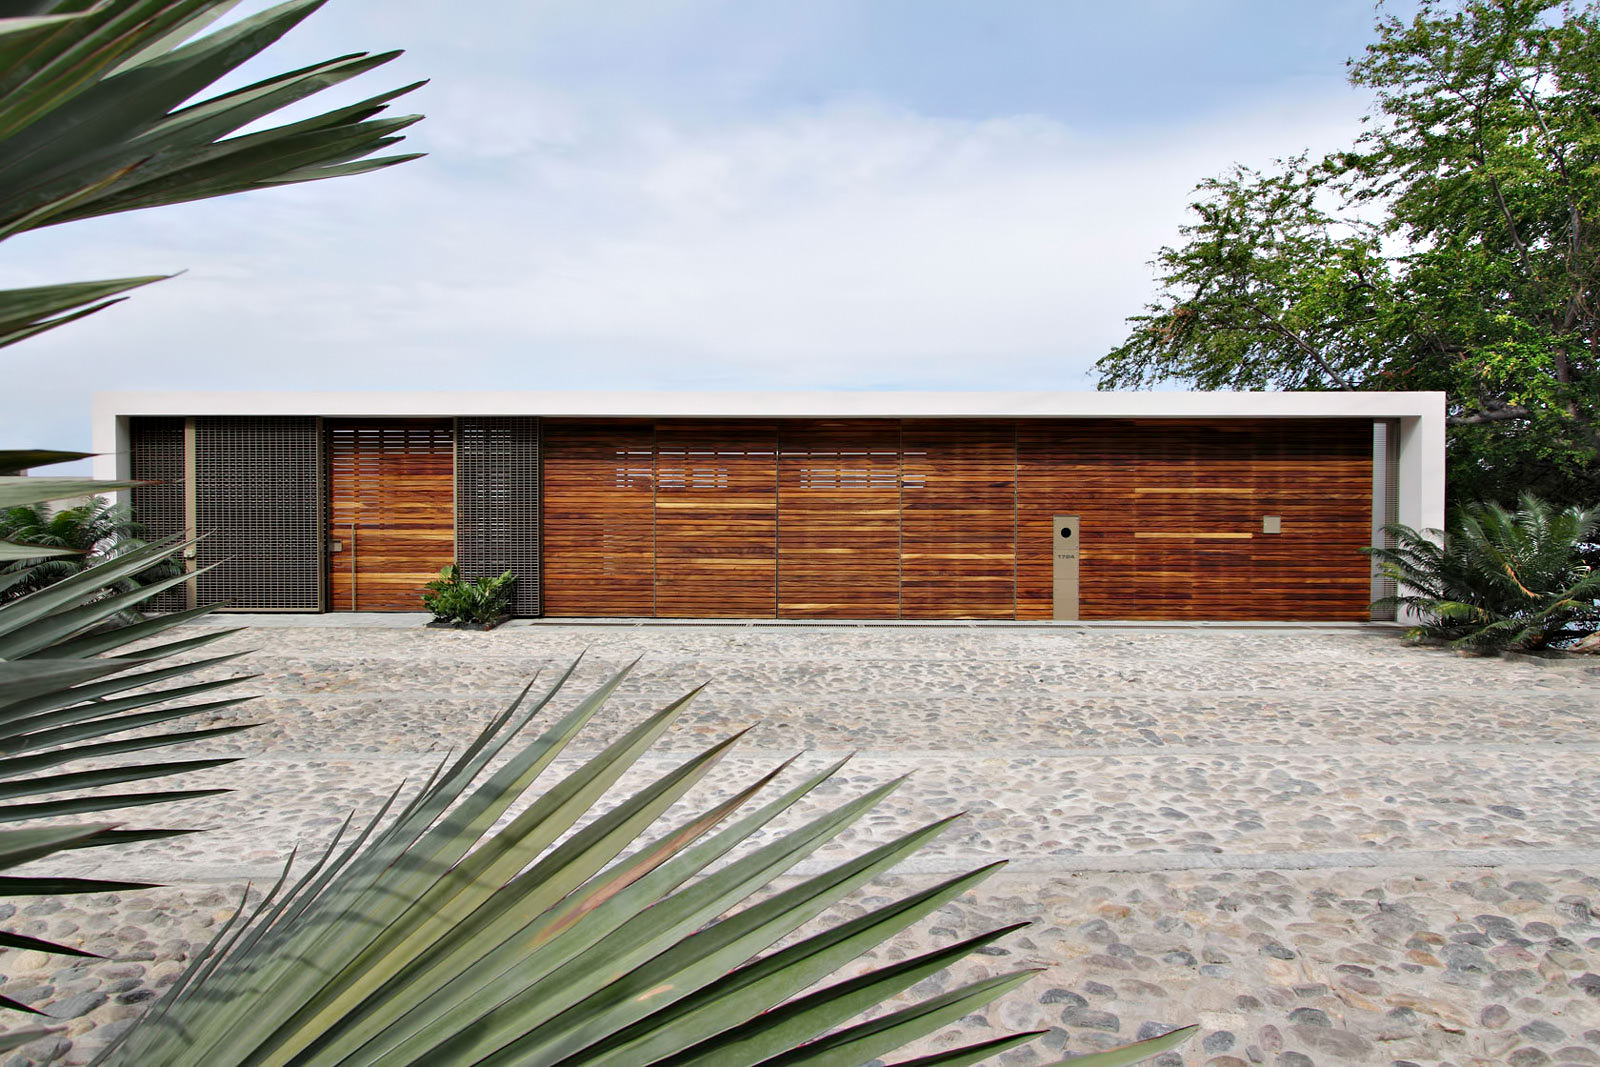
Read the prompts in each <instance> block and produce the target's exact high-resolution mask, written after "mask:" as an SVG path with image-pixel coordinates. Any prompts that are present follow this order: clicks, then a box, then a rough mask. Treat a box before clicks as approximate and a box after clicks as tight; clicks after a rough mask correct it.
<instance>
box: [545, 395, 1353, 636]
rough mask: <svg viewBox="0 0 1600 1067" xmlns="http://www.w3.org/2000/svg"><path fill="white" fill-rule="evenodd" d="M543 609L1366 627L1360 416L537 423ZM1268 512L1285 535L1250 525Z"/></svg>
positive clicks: (560, 612) (576, 612)
mask: <svg viewBox="0 0 1600 1067" xmlns="http://www.w3.org/2000/svg"><path fill="white" fill-rule="evenodd" d="M544 434H545V437H544V464H545V498H544V519H545V527H544V530H545V533H544V537H545V542H544V544H545V548H544V567H545V590H544V591H545V611H546V613H547V614H549V615H556V616H598V615H638V616H652V615H656V616H663V617H701V616H704V617H718V616H720V617H730V616H731V617H751V618H761V617H772V616H780V617H791V618H869V619H870V618H877V619H885V618H890V619H892V618H906V619H1011V618H1018V619H1047V618H1050V617H1051V615H1052V607H1053V605H1052V583H1051V574H1052V572H1051V567H1052V562H1051V548H1052V546H1051V520H1052V518H1053V517H1054V516H1056V515H1077V516H1079V518H1080V522H1081V537H1082V541H1081V545H1082V558H1081V562H1080V578H1079V583H1080V598H1079V611H1080V616H1081V617H1082V618H1084V619H1215V620H1230V619H1232V620H1244V619H1262V620H1271V619H1281V620H1296V619H1305V620H1334V619H1347V620H1351V621H1359V620H1364V619H1365V618H1367V612H1368V607H1367V605H1368V597H1369V587H1370V570H1369V565H1368V561H1367V558H1366V557H1365V556H1363V555H1362V554H1361V552H1360V548H1361V547H1362V546H1363V545H1365V544H1367V543H1368V541H1369V539H1370V537H1371V518H1372V514H1371V508H1372V425H1371V422H1370V421H1369V420H1359V419H1342V420H1341V419H1293V420H1290V419H1284V420H1266V419H1261V420H1241V419H1229V420H1212V421H1201V420H1172V419H1166V420H1132V419H1116V420H1112V419H1049V420H1032V419H1016V420H1010V419H993V420H958V419H944V420H938V419H926V420H915V419H905V420H899V419H865V420H801V419H784V420H777V421H772V420H766V421H758V420H717V421H715V422H698V423H696V422H689V421H684V420H662V421H659V422H654V423H652V422H645V421H632V422H618V421H607V422H600V421H589V420H567V419H553V420H546V422H545V424H544ZM1269 515H1270V516H1278V517H1279V518H1280V520H1281V522H1282V532H1281V533H1278V534H1267V533H1263V531H1262V519H1263V517H1265V516H1269Z"/></svg>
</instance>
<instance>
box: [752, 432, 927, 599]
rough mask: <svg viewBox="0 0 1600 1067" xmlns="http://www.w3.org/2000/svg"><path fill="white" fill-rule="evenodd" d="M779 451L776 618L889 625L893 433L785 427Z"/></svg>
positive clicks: (894, 560) (895, 587)
mask: <svg viewBox="0 0 1600 1067" xmlns="http://www.w3.org/2000/svg"><path fill="white" fill-rule="evenodd" d="M778 442H779V445H778V514H779V516H780V518H781V520H782V521H781V524H780V525H779V527H778V613H779V614H780V615H781V616H783V617H784V618H791V619H882V618H890V619H892V618H895V617H897V616H898V615H899V612H900V424H899V423H898V422H897V421H895V420H893V419H850V420H840V419H830V420H809V419H808V420H798V419H796V420H786V421H784V422H782V423H781V424H780V425H779V430H778Z"/></svg>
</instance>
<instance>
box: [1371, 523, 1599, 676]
mask: <svg viewBox="0 0 1600 1067" xmlns="http://www.w3.org/2000/svg"><path fill="white" fill-rule="evenodd" d="M1597 523H1600V510H1597V509H1594V508H1578V507H1568V508H1565V509H1563V510H1561V511H1555V510H1554V509H1553V508H1551V506H1550V505H1549V504H1547V503H1546V502H1544V501H1543V500H1540V499H1539V498H1538V497H1536V496H1533V495H1532V494H1524V495H1523V497H1522V499H1521V501H1520V502H1519V506H1518V508H1517V510H1515V511H1510V510H1507V509H1506V508H1504V507H1502V506H1501V505H1499V504H1494V503H1481V504H1469V505H1467V506H1466V507H1464V508H1462V509H1461V513H1460V515H1459V516H1458V518H1457V520H1456V522H1455V524H1454V525H1453V527H1452V528H1451V530H1450V532H1449V534H1448V535H1445V534H1442V533H1441V532H1440V531H1438V530H1428V531H1424V532H1418V531H1416V530H1414V529H1412V528H1411V527H1409V526H1405V525H1403V524H1395V525H1392V526H1388V527H1385V529H1386V530H1387V531H1388V532H1389V533H1391V534H1393V535H1394V537H1395V542H1396V543H1395V547H1394V548H1392V549H1385V548H1373V549H1368V550H1367V551H1368V552H1370V553H1371V554H1372V556H1373V557H1374V558H1375V559H1376V560H1377V561H1378V567H1379V569H1380V571H1381V572H1382V573H1383V574H1384V575H1385V576H1387V577H1389V578H1392V579H1394V581H1395V583H1396V585H1397V586H1398V588H1399V593H1398V594H1397V595H1395V596H1392V597H1385V598H1384V599H1383V600H1380V601H1378V603H1379V604H1395V605H1398V606H1400V607H1403V608H1407V609H1409V610H1410V611H1412V612H1413V613H1414V614H1415V615H1416V617H1417V619H1418V620H1419V622H1418V625H1417V626H1416V627H1414V628H1413V629H1412V631H1411V633H1412V635H1413V636H1416V637H1423V638H1430V639H1433V640H1439V641H1445V642H1447V643H1449V644H1450V645H1451V646H1452V647H1456V648H1477V649H1482V650H1484V651H1496V650H1502V649H1515V650H1522V651H1535V650H1539V649H1545V648H1553V647H1559V646H1561V645H1563V644H1566V643H1568V642H1570V641H1575V640H1577V639H1579V638H1581V637H1583V636H1585V635H1586V634H1590V633H1593V632H1594V631H1595V629H1596V628H1597V627H1600V605H1597V603H1596V599H1597V597H1600V573H1596V572H1595V571H1593V570H1591V569H1590V567H1589V566H1588V564H1586V563H1585V562H1584V559H1583V551H1584V549H1585V548H1586V547H1587V546H1588V544H1589V542H1590V541H1591V540H1592V539H1593V537H1594V533H1595V528H1596V525H1597Z"/></svg>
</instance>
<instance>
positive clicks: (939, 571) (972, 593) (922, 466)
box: [900, 419, 1016, 619]
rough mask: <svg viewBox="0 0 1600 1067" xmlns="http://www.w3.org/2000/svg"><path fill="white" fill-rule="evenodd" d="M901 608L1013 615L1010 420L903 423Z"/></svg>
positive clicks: (909, 612)
mask: <svg viewBox="0 0 1600 1067" xmlns="http://www.w3.org/2000/svg"><path fill="white" fill-rule="evenodd" d="M900 441H901V450H902V456H901V464H902V468H901V469H902V487H901V514H900V616H901V617H902V618H906V619H1010V618H1013V617H1014V616H1015V610H1016V424H1015V423H1014V422H1012V421H1009V420H1005V421H999V420H996V421H988V420H977V419H971V420H967V419H963V420H955V419H947V420H917V419H907V420H904V421H903V422H902V424H901V434H900Z"/></svg>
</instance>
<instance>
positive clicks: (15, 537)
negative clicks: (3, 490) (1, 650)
mask: <svg viewBox="0 0 1600 1067" xmlns="http://www.w3.org/2000/svg"><path fill="white" fill-rule="evenodd" d="M145 538H146V534H145V529H144V527H143V526H141V525H139V524H138V523H137V522H134V521H133V515H132V512H131V510H130V509H129V508H128V507H127V505H125V504H112V503H109V502H108V501H107V500H106V499H105V498H104V497H99V496H97V497H94V498H92V499H90V500H89V501H88V502H87V503H84V504H79V505H78V506H76V507H70V508H61V509H59V510H52V509H51V508H50V506H49V505H48V504H46V503H42V502H41V503H34V504H19V505H17V506H16V507H11V508H7V509H6V510H5V511H3V512H0V539H3V540H6V541H11V542H14V543H18V544H24V545H37V546H39V547H40V548H52V549H67V550H70V551H71V552H72V553H73V554H72V555H64V556H57V557H55V558H50V559H28V560H14V561H12V562H11V563H9V564H6V565H4V567H3V569H0V573H3V574H6V575H20V577H18V578H16V579H15V580H9V581H8V583H7V585H6V587H5V588H4V589H0V603H3V602H5V601H7V600H15V599H17V598H18V597H20V596H26V595H27V594H28V593H31V592H33V591H35V590H37V589H43V588H44V587H45V586H47V585H52V584H54V583H55V582H59V581H61V580H62V579H64V578H70V577H72V576H73V575H74V574H77V573H79V572H80V571H84V570H87V569H88V568H90V567H93V566H95V565H96V564H99V563H104V562H106V561H107V560H110V559H115V558H116V557H118V556H121V555H125V554H127V553H129V552H132V551H133V550H134V549H138V548H143V547H144V546H145V544H146V540H145ZM180 571H181V568H179V567H178V565H177V563H176V561H174V560H172V559H164V560H161V561H160V562H158V563H156V564H154V565H153V566H151V567H150V568H149V569H148V570H145V571H141V572H139V573H137V574H134V575H132V576H131V577H128V578H123V579H121V580H120V581H118V582H117V583H116V585H114V586H110V587H108V588H107V589H106V590H105V591H104V593H105V595H106V596H110V595H112V594H114V593H127V592H131V591H133V590H134V589H137V588H138V587H139V586H142V585H150V584H152V583H154V582H158V581H161V580H163V579H166V578H171V577H173V576H174V575H177V574H179V573H180ZM122 621H126V622H137V621H138V619H137V617H136V616H129V617H127V618H126V619H124V620H122Z"/></svg>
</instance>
